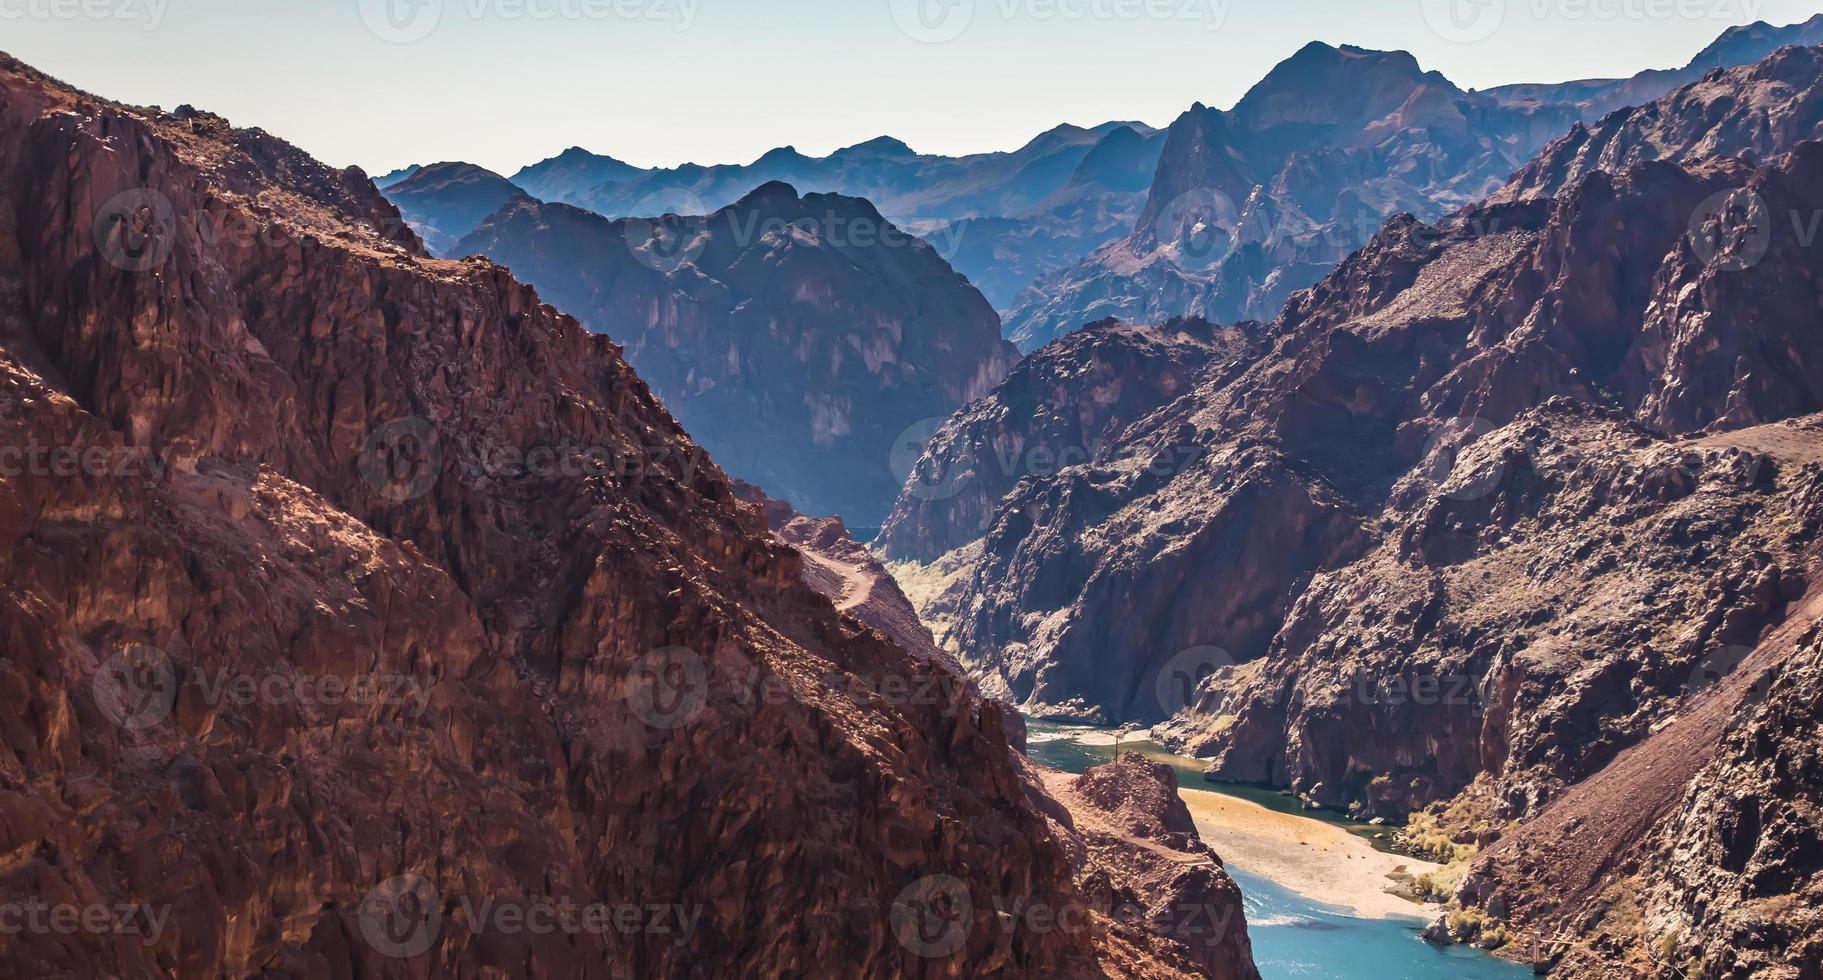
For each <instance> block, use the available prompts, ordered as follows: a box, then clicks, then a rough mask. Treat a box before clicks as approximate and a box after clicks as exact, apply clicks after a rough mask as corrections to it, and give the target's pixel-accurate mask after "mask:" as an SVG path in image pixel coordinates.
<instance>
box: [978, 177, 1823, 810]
mask: <svg viewBox="0 0 1823 980" xmlns="http://www.w3.org/2000/svg"><path fill="white" fill-rule="evenodd" d="M1820 150H1823V148H1819V147H1817V146H1815V145H1808V144H1807V145H1806V146H1804V147H1801V148H1800V150H1799V152H1797V153H1795V154H1794V155H1793V156H1792V158H1791V159H1790V160H1788V161H1786V162H1784V163H1782V164H1780V165H1778V166H1775V167H1767V168H1760V169H1757V170H1756V169H1754V168H1751V167H1748V166H1746V165H1744V164H1740V163H1730V162H1722V163H1716V164H1713V165H1706V166H1705V167H1702V168H1696V169H1693V170H1684V169H1680V168H1677V167H1674V166H1670V165H1667V164H1653V165H1647V166H1644V167H1641V168H1637V169H1635V170H1633V171H1630V172H1629V173H1628V174H1626V175H1623V176H1621V177H1609V176H1607V175H1604V174H1597V175H1593V176H1591V177H1590V178H1588V179H1587V180H1585V181H1584V182H1583V184H1582V185H1581V186H1580V187H1579V188H1578V190H1577V191H1576V192H1575V193H1573V194H1570V195H1566V196H1565V197H1564V198H1562V199H1560V200H1558V201H1556V202H1536V203H1528V204H1523V205H1508V206H1501V207H1492V208H1488V209H1480V210H1476V211H1471V212H1467V213H1465V214H1464V215H1462V216H1459V217H1458V218H1457V219H1454V220H1453V221H1452V222H1450V223H1449V224H1448V225H1447V226H1446V228H1443V229H1437V228H1431V227H1429V226H1425V225H1422V224H1419V223H1417V222H1413V221H1410V220H1404V219H1402V220H1399V221H1395V222H1393V223H1391V224H1389V225H1388V226H1387V228H1386V229H1384V230H1383V232H1382V234H1381V235H1380V237H1379V239H1378V240H1377V241H1376V242H1375V243H1373V244H1371V245H1370V246H1369V247H1368V248H1366V249H1364V250H1362V251H1361V252H1360V253H1358V254H1357V255H1355V256H1354V257H1352V258H1350V259H1349V260H1348V261H1347V262H1345V263H1343V264H1342V265H1341V266H1340V267H1339V268H1338V269H1337V270H1336V272H1335V273H1334V274H1332V275H1331V276H1330V277H1329V278H1328V279H1326V280H1325V281H1324V282H1323V283H1322V284H1320V285H1319V286H1317V287H1316V288H1314V289H1312V290H1310V291H1309V292H1307V293H1304V294H1301V295H1300V297H1299V298H1298V299H1297V300H1296V301H1295V302H1293V303H1292V304H1290V306H1289V307H1288V308H1287V311H1286V313H1285V315H1284V316H1283V317H1281V318H1280V319H1279V321H1277V322H1276V323H1274V324H1272V325H1271V326H1269V327H1268V328H1266V330H1265V333H1266V335H1267V336H1272V337H1276V338H1277V340H1276V346H1275V348H1274V349H1273V350H1271V351H1270V352H1269V353H1267V354H1266V355H1265V356H1262V357H1261V358H1259V359H1257V360H1256V361H1254V362H1253V363H1252V364H1250V366H1248V368H1247V369H1246V370H1244V371H1242V372H1240V373H1239V374H1238V375H1237V376H1235V377H1233V378H1231V379H1217V380H1215V381H1212V382H1208V383H1205V384H1204V385H1203V386H1202V387H1201V388H1199V389H1198V390H1197V391H1196V392H1195V393H1194V394H1193V395H1192V396H1190V397H1187V398H1183V399H1179V400H1178V401H1177V402H1175V403H1173V405H1172V406H1171V407H1170V409H1169V410H1167V411H1162V412H1158V413H1154V414H1152V415H1150V416H1148V417H1147V418H1146V419H1145V420H1144V423H1143V424H1141V425H1138V426H1134V427H1131V428H1130V429H1129V430H1128V431H1127V433H1126V435H1125V436H1124V437H1123V442H1124V444H1125V445H1124V446H1123V447H1122V448H1123V449H1124V450H1125V451H1126V453H1125V455H1126V457H1127V459H1128V460H1129V462H1126V463H1122V464H1118V465H1113V464H1111V465H1102V464H1091V465H1087V466H1080V467H1076V468H1073V469H1071V470H1068V471H1065V472H1063V473H1061V474H1058V475H1056V476H1054V477H1051V478H1048V479H1033V480H1028V481H1026V482H1025V483H1023V484H1021V485H1020V486H1019V487H1017V488H1016V489H1015V490H1014V491H1013V492H1012V493H1011V494H1009V495H1008V496H1007V497H1006V498H1005V499H1004V501H1003V502H1002V504H1001V505H1000V507H999V509H998V511H997V512H996V514H995V516H994V518H993V519H992V524H991V529H990V531H989V533H988V535H987V536H986V537H985V539H984V541H983V554H982V558H981V564H980V567H979V568H978V570H977V571H976V572H975V574H974V575H973V576H972V577H971V579H970V582H971V585H970V592H969V594H968V595H967V596H966V597H964V598H963V599H962V600H961V601H959V602H957V603H955V604H954V605H955V607H956V608H958V609H960V610H963V611H964V612H963V619H962V622H961V623H960V625H959V626H958V628H957V630H956V632H955V636H956V637H957V639H958V643H959V650H960V653H961V655H962V656H963V658H964V659H965V660H966V661H968V662H970V663H983V664H988V665H991V666H992V668H993V669H996V670H998V671H1000V672H1001V673H1003V674H1004V676H1005V679H1006V681H1007V684H1008V689H1009V690H1010V691H1011V693H1012V695H1013V696H1014V698H1015V699H1016V700H1018V701H1020V702H1021V703H1026V704H1028V706H1029V707H1032V708H1034V709H1038V710H1046V711H1051V710H1056V711H1058V712H1060V713H1069V714H1080V715H1085V716H1090V717H1101V718H1104V719H1106V720H1109V721H1119V720H1126V719H1137V720H1142V721H1148V722H1151V721H1158V720H1161V719H1162V718H1164V717H1166V716H1168V715H1169V714H1171V713H1172V712H1173V711H1174V710H1176V709H1177V708H1181V707H1183V706H1184V699H1182V698H1181V697H1177V696H1169V695H1164V694H1161V693H1160V690H1161V688H1160V684H1161V671H1165V672H1166V673H1165V674H1164V676H1163V677H1162V681H1163V683H1164V684H1165V685H1166V686H1167V687H1168V686H1169V685H1170V684H1171V683H1172V682H1171V680H1170V675H1169V673H1168V671H1169V669H1170V667H1169V665H1170V664H1171V662H1172V660H1173V658H1174V657H1177V656H1179V655H1180V654H1182V653H1183V652H1184V651H1186V650H1189V649H1191V648H1198V647H1213V648H1217V652H1212V653H1210V654H1209V657H1210V662H1208V663H1202V664H1198V665H1196V666H1197V668H1198V669H1199V670H1200V671H1203V672H1207V670H1213V669H1217V668H1220V667H1226V666H1228V665H1237V666H1238V665H1244V664H1246V663H1247V662H1249V661H1254V660H1257V659H1259V658H1261V657H1262V656H1265V655H1267V654H1269V653H1270V652H1274V651H1276V650H1278V649H1279V648H1280V647H1281V646H1282V644H1283V643H1284V641H1286V640H1287V639H1288V635H1286V634H1283V633H1282V630H1284V629H1285V628H1286V625H1287V616H1288V614H1290V612H1291V604H1292V602H1293V600H1294V599H1296V598H1297V597H1298V596H1299V594H1300V593H1302V592H1304V590H1305V586H1306V585H1307V584H1308V583H1309V582H1310V581H1311V580H1312V577H1313V576H1315V575H1317V574H1318V573H1319V572H1322V571H1325V570H1330V569H1336V568H1341V567H1344V566H1346V565H1348V564H1349V563H1351V562H1354V561H1356V560H1358V559H1361V558H1363V557H1366V556H1369V555H1371V554H1372V553H1373V552H1375V551H1376V550H1379V549H1382V548H1384V547H1387V545H1385V544H1384V542H1386V541H1388V540H1393V539H1396V538H1397V537H1398V536H1399V534H1400V532H1399V530H1398V529H1399V527H1400V526H1401V525H1404V524H1406V523H1408V522H1409V521H1411V520H1412V519H1414V518H1415V517H1421V516H1423V514H1424V512H1425V508H1426V507H1427V506H1428V505H1427V503H1426V499H1425V497H1424V495H1422V494H1420V493H1417V492H1416V491H1414V490H1412V489H1411V486H1412V484H1410V482H1409V481H1410V480H1411V479H1413V478H1416V479H1420V480H1422V481H1424V482H1423V483H1421V484H1417V485H1421V486H1431V485H1434V483H1435V481H1436V480H1437V479H1438V477H1439V474H1438V472H1437V467H1439V466H1442V467H1443V469H1442V473H1443V474H1447V473H1449V472H1450V471H1449V468H1448V463H1449V461H1450V460H1451V459H1453V457H1454V455H1455V448H1454V447H1457V446H1459V445H1462V444H1464V443H1467V442H1474V441H1475V440H1476V437H1484V436H1486V434H1487V433H1489V432H1491V431H1493V430H1495V429H1499V428H1502V427H1505V426H1508V425H1511V424H1515V423H1516V421H1517V420H1520V419H1522V417H1523V416H1524V414H1525V413H1526V412H1528V411H1530V410H1532V409H1534V408H1536V407H1537V406H1539V405H1540V404H1542V403H1543V402H1544V401H1546V400H1548V399H1549V398H1550V397H1552V396H1554V395H1564V396H1568V397H1570V398H1572V399H1575V400H1577V401H1581V402H1584V403H1587V404H1593V405H1602V404H1606V405H1608V406H1611V408H1612V410H1614V411H1616V412H1618V413H1620V415H1621V416H1623V417H1630V418H1631V419H1633V420H1635V421H1636V422H1637V423H1639V424H1641V425H1642V426H1644V427H1645V430H1646V431H1648V432H1653V433H1656V434H1658V437H1659V438H1661V439H1662V438H1663V437H1664V436H1665V435H1667V434H1679V433H1682V434H1694V433H1696V432H1698V431H1700V430H1703V429H1704V428H1705V427H1711V426H1716V427H1725V428H1736V427H1744V426H1750V425H1755V424H1765V423H1768V422H1771V421H1774V420H1777V419H1781V418H1789V417H1793V416H1798V415H1803V414H1807V413H1811V412H1816V411H1818V410H1820V409H1823V392H1819V391H1818V390H1817V389H1816V387H1815V382H1814V380H1813V377H1814V374H1813V372H1812V371H1811V370H1810V369H1809V367H1808V365H1809V364H1810V362H1811V361H1813V360H1815V358H1816V356H1817V354H1816V351H1817V349H1818V348H1817V346H1816V336H1817V332H1816V330H1815V329H1814V325H1815V324H1816V323H1817V322H1818V319H1819V313H1818V308H1817V300H1816V292H1815V290H1813V289H1812V288H1811V287H1810V285H1809V284H1810V283H1811V282H1813V281H1814V279H1815V270H1816V267H1817V266H1816V263H1817V255H1816V253H1815V251H1814V249H1812V248H1809V247H1807V246H1805V245H1804V244H1803V243H1802V239H1801V238H1799V237H1798V236H1795V235H1792V234H1784V235H1779V236H1775V237H1774V239H1773V241H1771V242H1770V243H1769V244H1768V247H1767V248H1766V249H1765V254H1764V255H1761V256H1758V258H1757V259H1756V260H1755V261H1753V262H1752V264H1750V265H1749V264H1747V263H1745V262H1742V261H1737V259H1738V258H1741V256H1736V257H1735V258H1731V257H1730V256H1731V255H1734V254H1735V253H1730V252H1727V251H1723V252H1719V253H1712V254H1713V258H1714V261H1711V262H1705V261H1704V258H1703V255H1702V254H1701V253H1702V252H1703V250H1704V245H1703V240H1702V239H1701V238H1700V236H1693V235H1691V234H1690V233H1689V231H1688V229H1689V227H1690V225H1691V220H1690V216H1691V215H1692V214H1694V213H1697V212H1698V211H1699V210H1700V205H1701V204H1702V202H1704V201H1705V200H1708V199H1710V198H1712V197H1713V196H1714V195H1716V194H1718V193H1721V192H1723V191H1726V190H1729V189H1732V188H1747V189H1749V191H1750V192H1751V193H1753V194H1755V195H1757V196H1758V197H1759V198H1760V199H1761V200H1763V201H1764V202H1765V206H1766V208H1767V209H1769V210H1770V211H1772V212H1773V213H1780V214H1783V213H1787V212H1790V211H1798V212H1801V213H1811V212H1812V211H1813V210H1814V209H1815V208H1816V207H1817V205H1818V203H1823V202H1817V201H1815V200H1814V199H1813V196H1814V195H1815V193H1816V191H1815V188H1816V187H1817V186H1819V182H1818V180H1817V177H1818V176H1823V171H1818V170H1817V168H1818V167H1819V166H1820V165H1823V152H1820ZM1813 173H1814V174H1815V175H1816V176H1813ZM1648 256H1649V257H1650V258H1648ZM1749 296H1751V297H1753V299H1751V300H1749V299H1747V297H1749ZM1759 308H1765V309H1772V310H1781V311H1783V312H1781V313H1779V314H1776V315H1774V316H1771V317H1765V318H1762V317H1760V316H1759V315H1758V314H1757V313H1755V312H1754V311H1755V310H1756V309H1759ZM1724 309H1727V310H1730V311H1737V310H1738V311H1739V312H1738V314H1734V313H1724V312H1722V311H1723V310H1724ZM1698 351H1729V352H1738V353H1735V354H1734V355H1733V356H1722V357H1704V356H1700V355H1698V354H1697V352H1698ZM1775 352H1776V353H1775ZM1183 446H1191V447H1195V448H1196V449H1197V452H1195V453H1188V454H1185V453H1181V452H1177V451H1176V450H1177V449H1178V447H1183ZM1507 451H1508V452H1511V453H1516V454H1519V455H1522V456H1523V453H1522V452H1521V450H1520V449H1519V448H1517V447H1510V448H1509V449H1508V450H1507ZM1166 456H1174V457H1175V458H1180V459H1183V460H1184V464H1183V465H1182V466H1180V467H1178V468H1176V469H1173V470H1167V471H1163V472H1161V471H1157V470H1152V469H1150V468H1148V467H1146V466H1144V465H1141V462H1135V461H1144V460H1146V459H1148V458H1150V459H1161V458H1164V457H1166ZM1442 499H1443V500H1444V501H1446V503H1445V504H1442V505H1438V506H1441V507H1443V508H1444V510H1443V511H1441V512H1440V513H1439V516H1438V517H1437V518H1436V519H1446V520H1447V521H1449V522H1454V523H1462V522H1465V521H1466V518H1464V517H1463V516H1462V515H1459V514H1455V513H1454V512H1453V511H1452V510H1450V509H1449V508H1450V506H1451V505H1449V504H1448V503H1447V501H1449V500H1450V499H1451V498H1449V497H1447V496H1445V497H1443V498H1442ZM1478 499H1479V498H1478ZM1519 516H1520V515H1519V513H1518V512H1515V513H1513V514H1505V513H1502V514H1498V515H1495V516H1494V517H1493V518H1477V520H1483V519H1491V520H1493V521H1494V522H1495V523H1496V524H1498V525H1500V526H1501V527H1503V528H1507V527H1510V526H1511V524H1512V522H1513V521H1515V520H1517V519H1518V517H1519ZM1487 533H1490V534H1492V533H1493V532H1487ZM1485 544H1486V542H1484V541H1482V540H1481V539H1480V538H1478V537H1477V536H1476V535H1474V534H1467V533H1463V534H1458V535H1457V536H1456V537H1454V538H1449V537H1447V536H1445V537H1444V538H1442V539H1439V541H1438V542H1437V543H1436V544H1433V545H1428V546H1427V547H1426V549H1425V550H1424V552H1423V553H1421V554H1418V555H1417V559H1418V560H1422V561H1424V562H1425V563H1427V564H1435V563H1455V562H1460V561H1463V560H1464V559H1465V557H1472V556H1473V555H1475V554H1476V553H1477V548H1478V547H1485ZM1399 553H1400V555H1402V556H1410V555H1413V553H1414V552H1413V550H1412V549H1411V548H1410V547H1406V548H1404V549H1403V550H1402V551H1401V552H1399ZM1410 560H1412V559H1410V558H1405V557H1402V558H1401V561H1410ZM1367 588H1371V586H1369V587H1367ZM1401 655H1404V654H1403V652H1402V654H1401ZM1255 693H1256V694H1258V693H1259V692H1255ZM1269 693H1270V692H1269ZM1177 694H1179V695H1181V692H1177ZM1260 696H1262V697H1263V696H1264V695H1263V694H1262V695H1260ZM1173 702H1175V703H1173ZM1279 703H1283V699H1282V698H1278V697H1276V696H1275V697H1269V698H1266V699H1265V700H1263V701H1262V702H1261V704H1262V705H1272V704H1279ZM1260 710H1261V711H1262V712H1264V715H1265V716H1267V717H1276V716H1275V715H1274V713H1273V712H1274V709H1273V708H1271V707H1262V708H1261V709H1260ZM1293 730H1294V731H1295V730H1297V729H1296V727H1295V726H1294V729H1293ZM1282 734H1283V735H1289V734H1290V733H1289V732H1284V733H1282ZM1220 737H1222V738H1235V737H1239V733H1234V734H1229V735H1222V736H1220ZM1280 737H1281V735H1275V736H1273V738H1274V739H1278V738H1280ZM1258 747H1259V746H1257V745H1250V751H1248V752H1244V753H1241V754H1242V755H1243V756H1245V757H1247V758H1250V759H1253V760H1258V759H1262V758H1265V759H1271V758H1274V757H1276V758H1279V759H1281V760H1282V759H1284V758H1285V755H1284V753H1282V752H1268V753H1265V754H1264V755H1262V754H1261V753H1260V752H1256V751H1251V749H1253V748H1258ZM1287 748H1288V749H1289V746H1287ZM1472 754H1474V753H1471V755H1472ZM1250 765H1251V763H1250ZM1268 769H1269V772H1270V771H1271V767H1268ZM1249 778H1266V777H1265V776H1264V775H1253V776H1250V777H1249ZM1325 782H1326V783H1327V784H1328V785H1327V786H1326V789H1327V790H1328V791H1329V792H1330V793H1333V794H1336V795H1337V798H1340V797H1341V796H1346V795H1348V794H1350V793H1357V792H1358V790H1359V788H1350V789H1348V790H1343V789H1341V788H1339V787H1337V786H1336V785H1335V783H1334V781H1333V780H1325ZM1308 785H1309V784H1301V785H1300V788H1308ZM1458 788H1459V787H1458ZM1453 791H1454V788H1452V789H1450V790H1446V791H1445V792H1446V795H1447V793H1448V792H1453Z"/></svg>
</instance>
